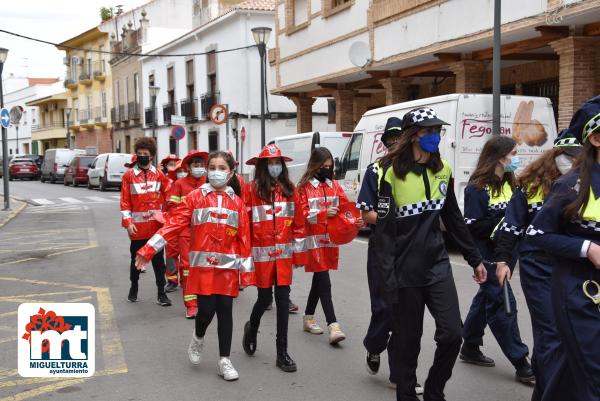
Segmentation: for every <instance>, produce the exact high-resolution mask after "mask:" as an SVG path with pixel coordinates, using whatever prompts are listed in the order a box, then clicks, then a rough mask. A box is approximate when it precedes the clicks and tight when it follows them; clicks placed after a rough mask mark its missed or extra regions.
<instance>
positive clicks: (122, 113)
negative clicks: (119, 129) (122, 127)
mask: <svg viewBox="0 0 600 401" xmlns="http://www.w3.org/2000/svg"><path fill="white" fill-rule="evenodd" d="M127 120H128V118H127V106H126V105H124V104H120V105H119V117H118V119H117V121H119V122H122V123H123V122H126V121H127Z"/></svg>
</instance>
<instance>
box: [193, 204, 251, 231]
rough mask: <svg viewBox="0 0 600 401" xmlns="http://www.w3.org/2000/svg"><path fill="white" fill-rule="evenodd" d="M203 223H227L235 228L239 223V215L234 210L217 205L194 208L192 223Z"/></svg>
mask: <svg viewBox="0 0 600 401" xmlns="http://www.w3.org/2000/svg"><path fill="white" fill-rule="evenodd" d="M204 223H218V224H227V225H229V226H231V227H235V228H237V227H238V225H239V215H238V212H236V211H233V210H229V209H223V208H219V207H206V208H202V209H194V214H193V216H192V225H195V226H197V225H200V224H204Z"/></svg>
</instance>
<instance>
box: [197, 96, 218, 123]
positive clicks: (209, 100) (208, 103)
mask: <svg viewBox="0 0 600 401" xmlns="http://www.w3.org/2000/svg"><path fill="white" fill-rule="evenodd" d="M218 103H219V92H217V93H205V94H204V95H202V96H201V97H200V110H201V116H202V118H204V119H206V118H208V114H209V112H210V109H211V108H212V107H213V106H214V105H215V104H218Z"/></svg>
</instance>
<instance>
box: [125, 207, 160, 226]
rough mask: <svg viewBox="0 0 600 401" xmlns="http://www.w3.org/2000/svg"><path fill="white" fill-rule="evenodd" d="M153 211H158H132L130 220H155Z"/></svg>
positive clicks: (135, 221) (143, 221)
mask: <svg viewBox="0 0 600 401" xmlns="http://www.w3.org/2000/svg"><path fill="white" fill-rule="evenodd" d="M155 212H158V210H148V211H146V212H132V213H131V220H132V221H133V222H134V223H145V222H147V221H151V220H156V219H155V218H154V213H155Z"/></svg>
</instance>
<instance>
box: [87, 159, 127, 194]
mask: <svg viewBox="0 0 600 401" xmlns="http://www.w3.org/2000/svg"><path fill="white" fill-rule="evenodd" d="M129 161H131V155H130V154H127V153H102V154H100V155H98V156H96V158H95V159H94V161H93V162H92V164H91V165H90V168H89V169H88V173H87V174H88V189H92V188H94V187H99V188H100V191H106V190H107V189H108V188H111V187H112V188H121V181H122V179H123V174H125V172H126V171H127V167H125V163H128V162H129Z"/></svg>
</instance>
